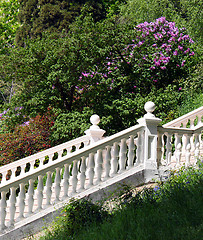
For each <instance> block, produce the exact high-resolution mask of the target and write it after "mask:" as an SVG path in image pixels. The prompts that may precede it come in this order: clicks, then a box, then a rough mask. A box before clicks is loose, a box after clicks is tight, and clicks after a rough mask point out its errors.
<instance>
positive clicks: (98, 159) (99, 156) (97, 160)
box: [95, 149, 103, 184]
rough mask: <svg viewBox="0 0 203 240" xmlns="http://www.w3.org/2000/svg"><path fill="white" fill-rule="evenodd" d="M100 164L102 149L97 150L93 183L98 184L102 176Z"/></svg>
mask: <svg viewBox="0 0 203 240" xmlns="http://www.w3.org/2000/svg"><path fill="white" fill-rule="evenodd" d="M102 164H103V155H102V150H101V149H100V150H98V151H97V154H96V178H97V179H96V182H95V184H99V183H100V182H101V176H102Z"/></svg>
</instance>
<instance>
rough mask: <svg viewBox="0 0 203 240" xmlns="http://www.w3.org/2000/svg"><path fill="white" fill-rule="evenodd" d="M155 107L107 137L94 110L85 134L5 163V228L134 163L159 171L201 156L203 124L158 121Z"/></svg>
mask: <svg viewBox="0 0 203 240" xmlns="http://www.w3.org/2000/svg"><path fill="white" fill-rule="evenodd" d="M154 109H155V105H154V103H153V102H147V103H146V104H145V110H146V112H147V113H146V114H145V115H144V117H143V118H141V119H139V120H138V123H139V124H138V125H136V126H133V127H130V128H128V129H126V130H123V131H121V132H119V133H116V134H114V135H112V136H109V137H105V138H104V137H103V134H104V133H105V131H104V130H102V129H100V128H99V126H98V124H99V122H100V119H99V116H97V115H93V116H92V117H91V119H90V120H91V123H92V126H91V127H90V129H88V130H87V131H85V134H86V135H85V136H83V137H80V138H77V139H75V140H72V141H69V142H67V143H64V144H61V145H59V146H56V147H53V148H50V149H48V150H45V151H42V152H40V153H37V154H35V155H32V156H30V157H27V158H24V159H21V160H19V161H16V162H14V163H11V164H8V165H6V166H3V167H1V168H0V178H1V183H0V234H1V233H3V232H5V231H9V229H12V228H14V227H15V224H16V223H18V222H19V221H21V220H23V219H25V218H28V217H31V216H33V215H34V214H36V213H38V212H41V211H43V210H44V209H48V208H50V207H51V206H53V205H54V204H56V203H58V202H60V201H62V200H65V199H69V198H70V197H73V196H75V195H76V194H78V193H81V192H84V191H86V190H88V189H91V188H92V187H94V186H97V185H99V184H101V183H104V182H105V181H109V180H111V179H115V178H116V177H117V176H122V174H125V173H126V172H127V171H131V170H132V169H134V168H139V167H141V168H142V169H144V170H150V171H152V172H155V170H157V169H158V168H161V167H162V166H163V165H164V166H166V167H168V168H170V167H180V166H181V165H182V164H183V163H184V164H185V165H186V166H189V165H190V164H191V163H192V161H193V160H194V161H196V160H197V159H198V158H199V156H200V150H201V134H202V130H203V126H202V125H201V124H200V123H198V124H197V126H195V127H193V128H191V129H188V128H183V127H182V128H177V127H174V126H172V127H169V125H168V127H164V126H158V125H159V124H160V122H161V119H158V118H156V117H155V116H154V115H153V111H154ZM196 114H197V112H196ZM198 116H199V115H198ZM183 139H185V140H183ZM192 146H194V147H193V148H192ZM73 149H75V151H73ZM183 153H184V159H183ZM19 169H20V170H19Z"/></svg>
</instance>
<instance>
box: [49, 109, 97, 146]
mask: <svg viewBox="0 0 203 240" xmlns="http://www.w3.org/2000/svg"><path fill="white" fill-rule="evenodd" d="M92 115H93V111H92V110H91V109H88V108H84V110H83V111H81V112H78V111H74V112H69V113H61V114H59V115H58V116H57V118H56V121H55V124H54V127H53V134H52V139H53V141H54V142H57V143H62V142H65V141H68V140H71V139H74V138H77V137H80V136H82V135H84V132H85V131H86V130H87V129H88V128H89V127H90V117H91V116H92Z"/></svg>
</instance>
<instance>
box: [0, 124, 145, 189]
mask: <svg viewBox="0 0 203 240" xmlns="http://www.w3.org/2000/svg"><path fill="white" fill-rule="evenodd" d="M144 128H145V127H144V126H142V125H135V126H133V127H130V128H128V129H125V130H123V131H121V132H119V133H116V134H114V135H112V136H109V137H106V138H104V139H101V140H99V141H98V142H95V143H93V144H91V145H88V146H86V147H84V148H81V149H79V150H77V151H75V152H72V153H70V154H69V155H66V156H63V157H61V158H59V159H56V160H54V161H51V162H48V163H47V164H45V165H42V166H41V167H38V168H35V169H34V170H33V171H31V172H27V173H24V174H22V175H20V176H17V177H15V179H10V180H8V181H4V182H3V183H2V184H1V185H0V190H1V191H7V190H8V189H9V188H11V187H16V186H18V185H19V184H20V183H21V182H22V181H23V182H27V181H28V180H29V179H31V178H32V179H33V178H35V177H37V176H39V175H44V174H46V173H47V172H49V171H53V170H54V169H56V168H58V167H61V166H64V164H71V163H72V162H73V161H74V160H77V159H80V158H82V157H88V156H89V154H91V153H96V152H97V151H98V150H99V149H104V148H105V147H107V146H111V145H113V143H114V142H119V140H121V139H125V138H128V137H129V136H132V135H135V134H136V133H137V132H139V131H142V130H144ZM76 157H77V159H76Z"/></svg>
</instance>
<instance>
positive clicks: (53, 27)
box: [16, 0, 106, 45]
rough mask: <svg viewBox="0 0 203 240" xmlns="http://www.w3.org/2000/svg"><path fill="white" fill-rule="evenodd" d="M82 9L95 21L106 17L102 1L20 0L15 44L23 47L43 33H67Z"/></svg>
mask: <svg viewBox="0 0 203 240" xmlns="http://www.w3.org/2000/svg"><path fill="white" fill-rule="evenodd" d="M84 6H86V7H85V9H84ZM82 9H83V10H84V11H85V12H87V13H91V14H92V16H93V18H94V20H95V21H98V20H101V19H103V18H104V17H105V15H106V10H105V7H104V4H103V1H102V0H98V1H94V0H20V12H19V15H18V17H19V21H20V23H21V24H22V26H21V27H20V28H19V29H18V31H17V34H16V42H17V44H19V45H23V43H24V41H25V39H27V38H35V37H41V35H42V32H45V31H46V32H50V33H53V32H56V33H59V32H62V31H65V32H68V30H69V25H70V23H72V22H73V21H74V20H75V18H76V17H77V16H79V15H80V13H81V10H82Z"/></svg>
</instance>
